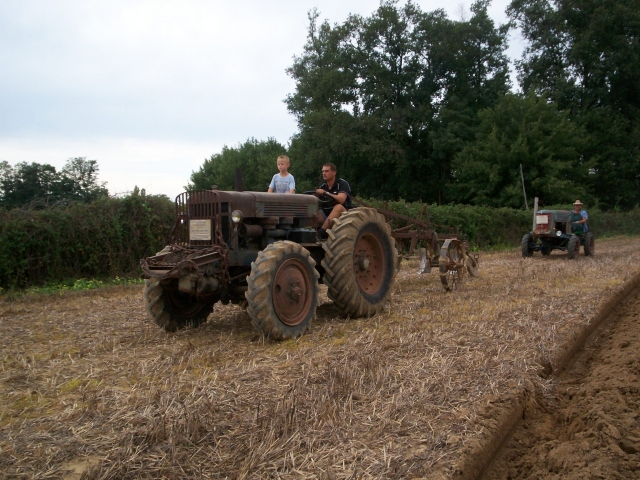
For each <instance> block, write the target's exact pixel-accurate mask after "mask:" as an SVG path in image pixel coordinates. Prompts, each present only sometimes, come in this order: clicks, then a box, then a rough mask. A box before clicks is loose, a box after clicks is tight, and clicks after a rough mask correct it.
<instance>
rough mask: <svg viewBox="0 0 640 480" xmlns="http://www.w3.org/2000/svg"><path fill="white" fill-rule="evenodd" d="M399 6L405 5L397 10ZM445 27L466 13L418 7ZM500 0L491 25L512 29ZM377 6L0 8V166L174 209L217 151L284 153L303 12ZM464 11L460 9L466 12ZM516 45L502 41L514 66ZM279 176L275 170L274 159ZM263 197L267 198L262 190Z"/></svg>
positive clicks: (193, 1) (320, 1)
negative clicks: (138, 195)
mask: <svg viewBox="0 0 640 480" xmlns="http://www.w3.org/2000/svg"><path fill="white" fill-rule="evenodd" d="M402 3H404V2H402ZM414 3H416V4H417V5H419V6H420V7H421V8H422V10H423V11H431V10H435V9H437V8H443V9H445V10H446V11H447V13H448V14H449V16H450V17H451V18H455V19H459V18H460V12H461V11H463V10H467V11H468V9H469V6H470V5H471V2H470V1H465V2H459V3H456V2H445V1H444V0H416V1H415V2H414ZM507 4H508V1H507V0H494V1H493V3H492V5H491V7H490V10H489V12H490V14H491V16H492V17H493V18H494V20H495V21H496V22H497V23H505V22H506V21H507V19H506V16H505V14H504V10H505V8H506V6H507ZM378 6H379V0H352V1H349V2H347V1H344V0H272V1H264V0H262V1H260V0H235V1H234V2H230V1H219V0H209V1H197V0H181V1H179V2H178V1H161V0H153V1H136V0H127V1H119V0H105V1H87V0H82V1H81V0H77V1H73V0H69V1H67V0H56V1H51V0H22V1H14V0H0V160H7V161H8V162H9V163H10V164H12V165H15V164H16V163H18V162H22V161H26V162H38V163H49V164H51V165H54V166H55V167H56V168H57V169H59V168H61V167H62V166H63V165H64V163H65V161H66V160H67V159H68V158H70V157H87V158H88V159H91V160H94V159H95V160H97V161H98V165H99V166H100V180H102V181H106V182H107V188H108V189H109V192H110V193H111V194H119V193H124V192H127V191H130V190H132V189H133V187H134V186H136V185H137V186H139V187H140V188H145V189H146V190H147V192H148V193H153V194H165V195H168V196H170V197H174V196H175V195H177V194H178V193H180V192H181V191H182V190H183V187H184V186H185V185H186V184H187V183H188V181H189V176H190V175H191V172H192V171H193V170H197V169H198V168H199V167H200V165H202V163H203V161H204V159H205V158H208V157H210V156H211V154H213V153H218V152H220V150H221V148H222V146H223V145H229V146H236V145H238V144H239V143H242V142H244V141H246V140H247V139H248V138H250V137H254V138H256V139H258V140H266V139H267V138H269V137H274V138H275V139H276V140H278V141H279V142H281V143H283V144H287V143H288V141H289V139H290V138H291V136H292V135H293V134H294V133H295V132H296V123H295V120H294V118H293V116H291V115H290V114H289V113H288V112H287V109H286V107H285V104H284V103H283V99H284V98H285V97H286V96H287V94H288V93H292V92H293V91H294V87H295V85H294V82H293V81H292V80H291V78H290V77H289V76H288V75H287V74H286V73H285V69H286V68H287V67H289V66H291V65H292V63H293V60H292V58H293V56H294V55H299V54H300V53H301V52H302V48H303V46H304V44H305V41H306V35H307V27H308V18H307V14H308V12H309V10H310V9H312V8H314V7H316V8H317V9H318V11H319V12H320V18H321V19H323V20H324V19H328V20H329V21H330V22H331V23H342V22H343V21H344V20H346V18H347V16H348V15H349V13H357V14H360V15H363V16H369V15H370V14H371V13H372V12H374V11H375V10H376V8H377V7H378ZM461 8H462V10H461ZM521 50H522V45H521V41H519V40H518V39H517V38H513V36H512V39H511V47H510V50H509V52H508V53H509V54H510V56H512V57H516V58H518V57H519V56H520V52H521ZM274 172H276V168H275V159H274ZM265 188H266V186H265Z"/></svg>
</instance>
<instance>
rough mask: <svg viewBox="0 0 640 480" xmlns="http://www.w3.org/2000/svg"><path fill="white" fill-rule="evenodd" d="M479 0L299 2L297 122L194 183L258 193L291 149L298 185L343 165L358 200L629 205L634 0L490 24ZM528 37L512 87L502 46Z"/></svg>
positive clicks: (639, 92) (529, 13) (638, 163)
mask: <svg viewBox="0 0 640 480" xmlns="http://www.w3.org/2000/svg"><path fill="white" fill-rule="evenodd" d="M488 6H489V1H488V0H477V1H476V2H475V3H473V5H472V6H471V11H470V12H469V18H467V19H464V18H462V19H459V20H453V19H451V18H449V17H448V16H447V15H446V14H445V12H444V11H442V10H435V11H433V12H423V11H422V10H421V9H420V8H419V6H417V5H415V4H413V3H412V2H407V3H406V4H404V5H400V4H399V3H398V2H397V1H383V2H382V3H381V5H380V7H379V8H378V9H377V10H376V11H375V12H373V13H372V14H371V15H370V16H368V17H363V16H359V15H351V16H349V17H348V18H347V20H345V21H344V22H342V23H336V24H333V25H331V24H330V23H329V22H328V21H323V22H321V21H320V16H319V13H318V12H317V11H312V12H311V13H310V15H309V28H308V37H307V42H306V44H305V45H304V46H303V49H302V53H301V54H300V55H298V56H296V57H295V58H294V61H293V65H292V66H291V67H290V68H289V69H288V70H287V73H288V74H289V75H290V76H291V77H292V78H293V79H294V80H295V85H296V86H295V91H294V92H293V93H291V94H290V95H289V96H288V97H287V98H286V99H285V102H286V104H287V108H288V110H289V111H290V112H291V113H292V114H293V115H294V116H295V118H296V120H297V123H298V131H297V133H295V134H294V136H293V137H292V138H291V140H290V142H289V144H288V145H286V146H285V145H282V144H279V143H278V142H277V141H276V140H275V139H267V140H266V141H265V140H260V141H258V140H256V139H253V138H252V139H249V140H247V141H246V142H245V143H242V144H239V145H237V146H235V147H227V146H225V147H224V148H223V149H222V151H221V152H220V153H216V154H214V155H212V156H211V157H210V158H209V159H207V160H205V162H204V164H203V165H202V166H201V167H200V169H199V170H197V171H195V172H193V174H192V175H191V181H190V183H189V185H188V187H189V188H211V186H212V185H218V186H219V187H220V188H229V189H231V188H233V186H234V174H235V170H236V169H237V168H240V169H241V170H242V172H243V176H244V179H243V180H244V187H245V189H250V190H266V188H267V186H268V184H269V180H270V178H271V176H272V175H273V173H275V172H276V170H275V158H276V157H277V155H280V154H283V153H285V154H288V155H289V156H290V157H291V161H292V164H291V168H290V172H291V173H293V174H294V175H295V177H296V182H297V184H298V191H301V190H307V189H311V188H314V187H315V186H316V185H318V183H319V181H320V180H319V175H318V174H319V171H320V168H321V166H322V164H323V163H326V162H333V163H335V164H336V165H338V168H339V175H340V176H342V177H343V178H346V179H347V180H349V181H350V182H351V184H352V188H353V190H354V191H355V193H357V194H359V195H361V196H363V197H369V198H377V199H383V200H394V199H398V198H403V199H405V200H408V201H418V200H420V201H423V202H429V203H434V202H435V203H439V204H447V203H466V204H474V205H485V206H495V207H505V206H507V207H515V208H521V207H522V206H523V205H524V199H523V195H522V184H521V176H520V165H522V172H523V177H524V182H525V188H526V192H527V194H528V195H529V196H530V197H533V196H537V197H540V198H541V199H542V201H543V202H544V203H546V204H547V205H550V204H561V203H567V202H570V201H573V200H574V199H575V198H580V199H582V200H583V201H586V202H587V203H589V204H590V205H598V206H599V207H600V208H603V209H610V208H620V209H629V208H632V207H633V206H635V205H637V204H638V203H639V202H640V128H639V125H640V122H639V114H638V111H639V107H640V1H639V0H580V1H577V0H513V1H512V2H511V4H510V5H509V7H508V9H507V14H508V15H509V18H510V22H509V23H507V24H505V25H495V23H494V22H493V20H492V19H491V18H490V17H489V15H488V13H487V8H488ZM515 28H517V29H518V30H519V32H520V33H521V35H522V37H523V38H524V39H525V40H526V41H527V47H526V48H525V51H524V54H523V57H522V58H521V59H519V60H517V61H516V69H517V73H518V77H517V78H518V84H519V87H520V90H521V92H520V93H514V92H513V88H512V87H513V85H511V83H510V80H509V75H508V73H509V62H508V59H507V57H506V54H505V51H506V49H507V47H508V33H509V31H510V30H511V29H515Z"/></svg>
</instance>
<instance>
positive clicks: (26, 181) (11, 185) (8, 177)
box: [0, 157, 108, 208]
mask: <svg viewBox="0 0 640 480" xmlns="http://www.w3.org/2000/svg"><path fill="white" fill-rule="evenodd" d="M98 170H99V167H98V163H97V161H96V160H87V159H86V157H76V158H70V159H69V160H67V162H66V164H65V166H64V167H63V169H62V170H61V171H60V172H57V171H56V169H55V167H53V166H51V165H48V164H39V163H35V162H34V163H31V164H28V163H26V162H22V163H18V164H17V165H16V166H15V167H11V165H9V163H8V162H6V161H4V162H1V163H0V206H1V207H4V208H15V207H20V206H23V205H27V204H30V203H31V204H33V205H34V206H36V205H37V206H42V207H44V206H47V205H52V204H54V203H56V202H60V201H80V202H92V201H94V200H96V199H98V198H104V197H106V196H107V195H108V191H107V189H106V187H105V184H104V183H99V182H98Z"/></svg>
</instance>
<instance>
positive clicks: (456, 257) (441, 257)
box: [361, 202, 479, 291]
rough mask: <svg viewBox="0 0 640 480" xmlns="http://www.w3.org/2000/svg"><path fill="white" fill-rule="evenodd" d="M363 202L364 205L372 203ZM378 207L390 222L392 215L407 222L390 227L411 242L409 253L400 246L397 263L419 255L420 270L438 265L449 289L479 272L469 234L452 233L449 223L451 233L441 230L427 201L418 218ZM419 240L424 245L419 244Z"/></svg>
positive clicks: (400, 239) (398, 239)
mask: <svg viewBox="0 0 640 480" xmlns="http://www.w3.org/2000/svg"><path fill="white" fill-rule="evenodd" d="M361 203H362V204H363V205H364V206H370V205H367V204H364V203H363V202H361ZM372 208H376V207H372ZM376 210H377V211H378V212H379V213H381V214H382V215H384V217H385V220H386V222H387V223H389V224H390V225H392V220H393V219H395V220H400V221H403V222H406V225H404V226H403V227H399V228H396V229H394V228H392V230H391V236H392V237H393V238H394V239H395V241H396V243H400V244H402V243H404V242H406V241H408V242H409V248H408V252H407V254H406V255H403V254H401V253H400V252H401V249H400V248H398V266H399V265H400V262H401V261H402V259H409V258H416V255H417V258H418V259H419V260H420V271H419V273H420V274H423V273H429V272H431V268H432V267H436V266H437V267H438V272H439V275H440V281H441V283H442V286H443V287H444V289H445V290H446V291H452V290H456V289H458V288H459V287H460V286H461V284H462V283H463V281H464V277H465V274H466V273H468V274H469V275H471V276H472V277H476V276H478V264H479V255H478V254H473V255H472V254H471V253H470V245H469V240H468V238H467V236H466V235H460V234H457V233H452V232H451V230H452V229H451V228H450V227H447V230H449V232H448V233H444V234H443V233H441V234H438V233H437V232H436V231H435V229H434V228H433V226H434V224H432V223H431V221H430V220H429V211H428V209H427V205H426V204H425V205H423V206H422V210H421V211H420V217H419V218H417V219H416V218H411V217H409V216H407V215H402V214H401V213H396V212H393V211H391V210H389V209H387V208H376ZM443 228H444V227H443ZM420 241H421V242H423V243H424V245H425V247H420V248H417V247H418V242H420Z"/></svg>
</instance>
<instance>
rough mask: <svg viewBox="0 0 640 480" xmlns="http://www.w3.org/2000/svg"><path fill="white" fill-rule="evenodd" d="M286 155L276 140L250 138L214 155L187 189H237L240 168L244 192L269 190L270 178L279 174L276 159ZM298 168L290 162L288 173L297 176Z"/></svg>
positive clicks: (192, 175) (294, 162)
mask: <svg viewBox="0 0 640 480" xmlns="http://www.w3.org/2000/svg"><path fill="white" fill-rule="evenodd" d="M286 154H287V149H286V148H285V147H284V146H283V145H281V144H280V143H278V142H277V141H276V140H275V139H273V138H269V139H268V140H267V141H266V142H265V141H257V140H256V139H254V138H250V139H248V140H247V141H246V142H245V143H243V144H241V145H238V146H237V147H227V146H226V145H225V146H224V147H222V152H221V153H216V154H213V155H211V158H209V159H208V160H205V161H204V164H203V165H202V166H201V167H200V169H199V170H198V171H197V172H193V173H192V174H191V183H189V185H188V186H187V187H186V188H187V190H194V189H195V190H210V189H211V187H212V186H213V185H217V186H218V188H219V189H220V190H234V188H235V172H236V169H240V170H241V171H242V182H243V189H244V190H247V191H258V192H261V191H266V190H267V188H269V184H270V183H271V178H272V177H273V175H274V174H276V173H278V168H277V167H276V159H277V158H278V156H279V155H286ZM296 168H297V164H296V161H295V159H291V167H290V169H289V173H291V174H293V175H294V177H296ZM296 181H297V177H296ZM296 188H297V187H296ZM297 189H298V190H300V189H299V188H297Z"/></svg>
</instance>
